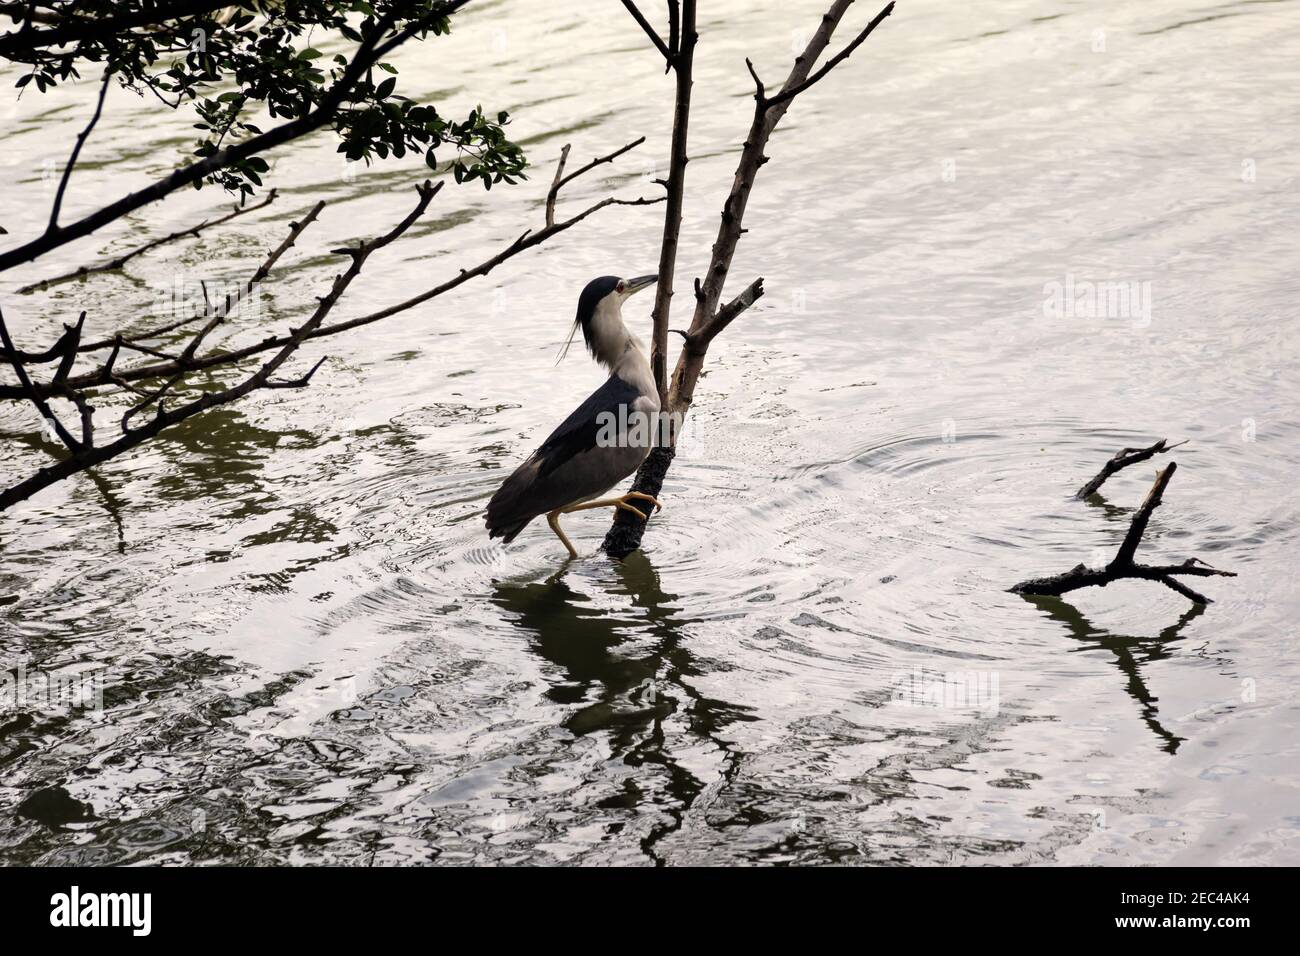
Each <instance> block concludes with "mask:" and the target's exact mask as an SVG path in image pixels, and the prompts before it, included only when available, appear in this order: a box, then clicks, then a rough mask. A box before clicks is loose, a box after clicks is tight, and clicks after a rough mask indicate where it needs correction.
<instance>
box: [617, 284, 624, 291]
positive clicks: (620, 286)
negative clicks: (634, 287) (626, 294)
mask: <svg viewBox="0 0 1300 956" xmlns="http://www.w3.org/2000/svg"><path fill="white" fill-rule="evenodd" d="M618 291H619V292H622V291H623V283H621V282H620V283H619V284H618Z"/></svg>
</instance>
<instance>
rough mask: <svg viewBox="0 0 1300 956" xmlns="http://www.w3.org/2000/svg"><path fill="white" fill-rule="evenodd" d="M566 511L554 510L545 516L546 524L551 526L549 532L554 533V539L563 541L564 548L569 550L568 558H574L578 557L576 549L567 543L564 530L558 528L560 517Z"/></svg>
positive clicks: (567, 539)
mask: <svg viewBox="0 0 1300 956" xmlns="http://www.w3.org/2000/svg"><path fill="white" fill-rule="evenodd" d="M567 510H568V509H567V508H556V509H555V510H554V511H552V512H551V513H550V514H548V515H547V516H546V523H547V524H549V525H550V526H551V530H552V531H554V532H555V534H556V537H558V538H559V539H560V540H561V541H563V542H564V546H565V547H566V548H568V549H569V557H571V558H576V557H577V556H578V551H577V549H576V548H574V546H573V543H572V542H571V541H569V536H568V535H566V534H565V533H564V529H563V528H561V527H560V515H562V514H564V512H565V511H567Z"/></svg>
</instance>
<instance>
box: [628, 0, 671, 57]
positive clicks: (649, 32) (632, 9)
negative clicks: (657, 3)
mask: <svg viewBox="0 0 1300 956" xmlns="http://www.w3.org/2000/svg"><path fill="white" fill-rule="evenodd" d="M623 6H625V7H627V12H628V13H630V14H632V19H633V20H635V21H636V22H637V23H638V24H640V26H641V29H642V30H644V31H645V35H646V36H648V37H649V38H650V42H651V43H653V44H654V45H655V49H657V50H658V51H659V52H660V53H662V54H663V55H664V59H665V60H667V61H668V63H670V64H671V63H672V62H673V54H672V52H671V51H670V50H669V49H668V47H667V46H665V45H664V41H663V40H662V39H660V37H659V34H658V33H657V32H655V28H654V27H652V26H651V25H650V21H649V20H647V19H646V18H645V15H644V14H642V13H641V11H640V10H638V9H637V8H636V4H635V3H633V2H632V0H623Z"/></svg>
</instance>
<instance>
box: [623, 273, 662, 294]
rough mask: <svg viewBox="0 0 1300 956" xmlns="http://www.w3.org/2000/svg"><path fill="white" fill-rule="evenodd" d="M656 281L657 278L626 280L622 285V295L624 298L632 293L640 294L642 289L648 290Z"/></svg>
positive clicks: (642, 277)
mask: <svg viewBox="0 0 1300 956" xmlns="http://www.w3.org/2000/svg"><path fill="white" fill-rule="evenodd" d="M658 281H659V277H658V276H637V277H636V278H635V279H628V280H627V282H626V283H625V284H624V292H623V295H624V297H625V298H626V297H627V296H629V295H632V294H633V293H636V292H640V291H641V290H642V289H648V288H650V286H652V285H654V284H655V283H656V282H658Z"/></svg>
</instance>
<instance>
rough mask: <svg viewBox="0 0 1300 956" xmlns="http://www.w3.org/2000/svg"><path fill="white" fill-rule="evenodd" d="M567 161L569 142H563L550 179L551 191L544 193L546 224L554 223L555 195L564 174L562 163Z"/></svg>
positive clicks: (561, 183)
mask: <svg viewBox="0 0 1300 956" xmlns="http://www.w3.org/2000/svg"><path fill="white" fill-rule="evenodd" d="M568 161H569V144H568V143H565V144H564V148H563V149H561V150H560V161H559V162H558V163H556V164H555V178H554V179H553V180H551V191H550V192H548V193H547V194H546V225H547V226H553V225H555V197H556V196H558V195H559V192H560V187H561V186H563V185H564V180H563V179H561V177H562V176H563V175H564V164H565V163H567V162H568Z"/></svg>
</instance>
